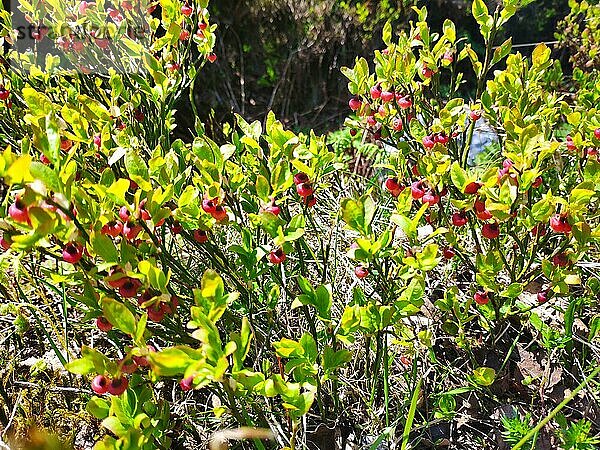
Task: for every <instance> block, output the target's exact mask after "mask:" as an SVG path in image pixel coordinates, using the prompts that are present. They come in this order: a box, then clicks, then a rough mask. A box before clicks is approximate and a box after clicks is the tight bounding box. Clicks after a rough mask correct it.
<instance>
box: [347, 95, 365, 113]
mask: <svg viewBox="0 0 600 450" xmlns="http://www.w3.org/2000/svg"><path fill="white" fill-rule="evenodd" d="M348 106H350V109H351V110H352V111H358V110H359V109H360V107H361V106H362V102H361V101H360V100H359V99H358V98H356V97H353V98H351V99H350V101H349V102H348Z"/></svg>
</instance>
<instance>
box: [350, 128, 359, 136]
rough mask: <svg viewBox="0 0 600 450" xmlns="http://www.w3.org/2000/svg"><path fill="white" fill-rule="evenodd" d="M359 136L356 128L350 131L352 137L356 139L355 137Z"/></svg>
mask: <svg viewBox="0 0 600 450" xmlns="http://www.w3.org/2000/svg"><path fill="white" fill-rule="evenodd" d="M357 134H358V131H357V130H356V129H355V128H352V129H351V130H350V136H352V137H354V136H356V135H357Z"/></svg>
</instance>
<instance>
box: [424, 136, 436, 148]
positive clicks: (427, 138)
mask: <svg viewBox="0 0 600 450" xmlns="http://www.w3.org/2000/svg"><path fill="white" fill-rule="evenodd" d="M422 142H423V147H425V148H426V149H432V148H433V146H434V145H435V141H434V140H433V138H432V137H431V136H425V137H424V138H423V141H422Z"/></svg>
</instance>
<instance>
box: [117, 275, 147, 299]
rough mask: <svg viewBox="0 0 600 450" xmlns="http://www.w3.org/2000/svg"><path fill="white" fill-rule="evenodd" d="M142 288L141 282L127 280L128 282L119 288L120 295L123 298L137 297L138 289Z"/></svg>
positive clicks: (131, 279)
mask: <svg viewBox="0 0 600 450" xmlns="http://www.w3.org/2000/svg"><path fill="white" fill-rule="evenodd" d="M141 286H142V283H140V281H139V280H137V279H135V278H127V281H125V283H123V284H122V285H121V286H120V287H119V295H120V296H121V297H123V298H132V297H135V296H136V295H137V291H138V289H139V288H140V287H141Z"/></svg>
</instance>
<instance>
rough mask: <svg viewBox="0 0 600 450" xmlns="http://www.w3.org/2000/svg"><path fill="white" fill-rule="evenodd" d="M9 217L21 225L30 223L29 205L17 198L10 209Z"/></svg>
mask: <svg viewBox="0 0 600 450" xmlns="http://www.w3.org/2000/svg"><path fill="white" fill-rule="evenodd" d="M8 215H9V216H10V218H11V219H12V220H14V221H15V222H19V223H29V213H28V212H27V205H25V203H23V201H22V200H21V199H20V198H19V197H18V196H17V198H16V199H15V202H14V203H13V204H12V205H10V206H9V207H8Z"/></svg>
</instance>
